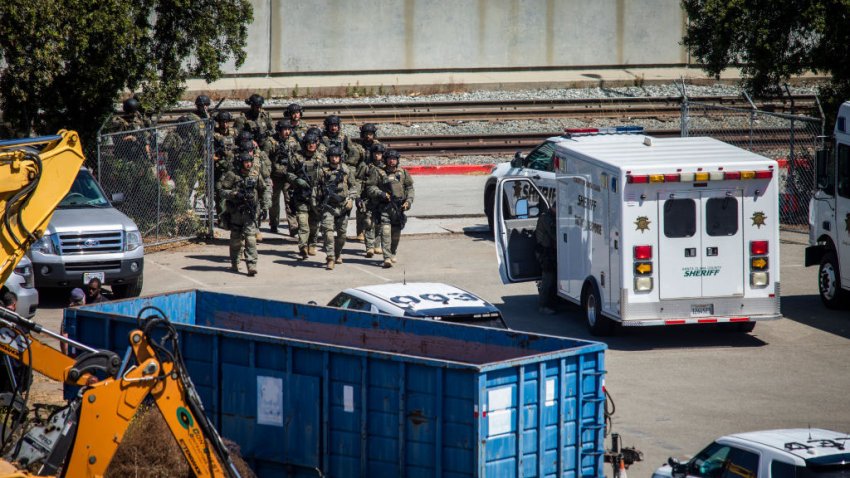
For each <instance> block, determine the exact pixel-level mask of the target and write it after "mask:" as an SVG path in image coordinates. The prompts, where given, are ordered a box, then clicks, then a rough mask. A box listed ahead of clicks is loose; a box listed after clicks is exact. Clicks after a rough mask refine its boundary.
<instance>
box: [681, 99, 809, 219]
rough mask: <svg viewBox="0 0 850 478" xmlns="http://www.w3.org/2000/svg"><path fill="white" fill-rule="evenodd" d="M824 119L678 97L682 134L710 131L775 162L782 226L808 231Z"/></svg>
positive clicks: (709, 132)
mask: <svg viewBox="0 0 850 478" xmlns="http://www.w3.org/2000/svg"><path fill="white" fill-rule="evenodd" d="M823 128H824V122H823V120H822V119H819V118H813V117H809V116H802V115H796V114H784V113H774V112H770V111H763V110H758V109H756V107H755V106H753V108H749V109H748V108H731V107H726V106H719V105H713V104H704V103H699V102H693V101H689V100H688V98H687V97H685V98H683V101H682V118H681V130H682V136H710V137H713V138H716V139H719V140H721V141H724V142H727V143H730V144H734V145H735V146H738V147H740V148H744V149H746V150H749V151H752V152H754V153H757V154H760V155H762V156H766V157H768V158H771V159H775V160H776V161H777V162H778V163H779V211H780V217H779V222H780V227H781V228H782V229H785V230H795V231H800V232H806V231H808V222H809V200H810V199H811V197H812V194H813V192H814V189H815V173H814V166H815V164H814V161H815V152H816V151H817V150H818V148H819V146H820V140H819V137H820V136H822V134H823Z"/></svg>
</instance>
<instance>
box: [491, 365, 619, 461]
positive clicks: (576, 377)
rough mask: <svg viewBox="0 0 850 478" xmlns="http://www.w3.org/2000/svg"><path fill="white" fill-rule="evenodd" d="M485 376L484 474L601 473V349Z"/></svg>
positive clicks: (494, 371) (602, 373)
mask: <svg viewBox="0 0 850 478" xmlns="http://www.w3.org/2000/svg"><path fill="white" fill-rule="evenodd" d="M483 376H484V394H483V401H484V407H483V408H484V412H483V413H482V416H481V429H482V442H483V443H482V446H483V447H484V453H483V455H484V462H485V463H484V473H485V476H487V477H502V476H519V477H559V476H562V477H575V478H578V477H593V476H601V475H602V463H603V462H602V450H603V443H602V434H603V429H602V427H603V426H604V421H603V406H604V394H603V392H602V382H603V380H602V379H603V376H604V362H603V355H602V353H599V352H594V353H584V354H582V353H578V354H575V355H572V356H567V357H564V358H561V359H559V360H547V361H544V362H541V363H528V364H523V365H517V366H514V367H507V368H504V369H500V370H493V371H489V372H486V373H485V374H484V375H483Z"/></svg>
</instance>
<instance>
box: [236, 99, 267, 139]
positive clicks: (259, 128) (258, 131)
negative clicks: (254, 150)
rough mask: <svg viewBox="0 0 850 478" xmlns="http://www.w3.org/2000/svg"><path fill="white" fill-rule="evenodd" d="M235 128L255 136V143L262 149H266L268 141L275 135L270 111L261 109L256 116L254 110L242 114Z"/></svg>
mask: <svg viewBox="0 0 850 478" xmlns="http://www.w3.org/2000/svg"><path fill="white" fill-rule="evenodd" d="M234 127H235V128H236V130H237V131H242V130H247V131H250V132H251V133H253V134H254V141H256V142H257V144H258V145H260V147H265V143H266V140H267V139H268V138H269V137H270V136H271V135H272V134H273V133H274V123H273V122H272V117H271V115H270V114H269V112H268V111H266V110H264V109H262V108H260V109H259V111H258V112H257V113H256V114H255V113H254V112H253V111H252V110H250V109H249V110H248V111H245V112H243V113H242V116H240V117H239V118H237V119H236V122H235V123H234Z"/></svg>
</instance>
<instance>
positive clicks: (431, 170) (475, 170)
mask: <svg viewBox="0 0 850 478" xmlns="http://www.w3.org/2000/svg"><path fill="white" fill-rule="evenodd" d="M493 166H495V165H494V164H439V165H434V166H406V167H404V169H405V171H407V172H408V173H410V174H412V175H420V176H425V175H432V176H433V175H455V174H490V171H491V170H492V169H493Z"/></svg>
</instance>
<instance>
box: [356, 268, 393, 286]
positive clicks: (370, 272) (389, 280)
mask: <svg viewBox="0 0 850 478" xmlns="http://www.w3.org/2000/svg"><path fill="white" fill-rule="evenodd" d="M353 269H357V270H358V271H360V272H365V273H367V274H369V275H370V276H375V277H377V278H378V279H381V280H382V281H384V282H392V281H393V280H392V279H387V278H386V277H384V276H382V275H380V274H375V273H374V272H372V271H370V270H368V269H363V268H361V267H357V266H354V267H353Z"/></svg>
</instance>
